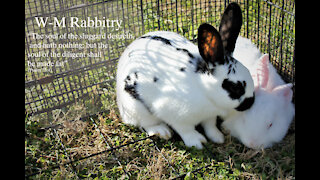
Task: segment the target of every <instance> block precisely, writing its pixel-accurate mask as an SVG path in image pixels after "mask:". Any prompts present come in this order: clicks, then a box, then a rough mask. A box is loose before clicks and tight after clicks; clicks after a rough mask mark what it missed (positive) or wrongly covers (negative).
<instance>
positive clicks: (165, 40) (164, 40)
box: [140, 36, 172, 46]
mask: <svg viewBox="0 0 320 180" xmlns="http://www.w3.org/2000/svg"><path fill="white" fill-rule="evenodd" d="M140 38H150V39H153V40H157V41H161V42H163V43H165V44H167V45H170V46H172V44H171V42H170V40H169V39H166V38H163V37H161V36H142V37H140Z"/></svg>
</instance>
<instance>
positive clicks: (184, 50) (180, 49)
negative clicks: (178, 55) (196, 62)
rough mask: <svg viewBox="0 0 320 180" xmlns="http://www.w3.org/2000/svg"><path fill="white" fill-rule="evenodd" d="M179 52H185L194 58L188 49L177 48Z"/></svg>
mask: <svg viewBox="0 0 320 180" xmlns="http://www.w3.org/2000/svg"><path fill="white" fill-rule="evenodd" d="M176 49H177V50H178V51H183V52H185V53H187V54H188V56H189V57H190V58H194V56H193V54H191V53H190V52H189V51H188V50H187V49H184V48H176Z"/></svg>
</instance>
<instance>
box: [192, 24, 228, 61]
mask: <svg viewBox="0 0 320 180" xmlns="http://www.w3.org/2000/svg"><path fill="white" fill-rule="evenodd" d="M198 48H199V52H200V55H201V56H202V58H203V59H204V60H205V61H206V62H207V63H209V62H210V63H212V64H214V63H215V62H218V63H219V64H224V52H223V46H222V41H221V37H220V34H219V32H218V31H217V30H216V29H215V28H214V27H213V26H211V25H210V24H206V23H204V24H201V25H200V27H199V29H198Z"/></svg>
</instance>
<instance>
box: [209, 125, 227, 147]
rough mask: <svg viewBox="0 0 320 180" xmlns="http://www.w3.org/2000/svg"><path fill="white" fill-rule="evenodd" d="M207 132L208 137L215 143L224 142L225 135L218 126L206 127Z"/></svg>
mask: <svg viewBox="0 0 320 180" xmlns="http://www.w3.org/2000/svg"><path fill="white" fill-rule="evenodd" d="M205 133H206V135H207V137H208V138H209V139H210V140H211V141H213V142H215V143H219V144H221V143H223V142H224V135H223V134H222V133H221V132H220V131H219V129H217V128H210V129H209V128H206V129H205Z"/></svg>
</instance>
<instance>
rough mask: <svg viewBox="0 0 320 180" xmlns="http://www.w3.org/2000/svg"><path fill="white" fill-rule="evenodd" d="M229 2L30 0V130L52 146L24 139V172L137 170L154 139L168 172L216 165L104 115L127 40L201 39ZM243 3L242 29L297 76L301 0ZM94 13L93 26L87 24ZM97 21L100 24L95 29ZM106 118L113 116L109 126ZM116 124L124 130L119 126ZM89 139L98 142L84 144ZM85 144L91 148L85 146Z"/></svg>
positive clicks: (291, 78) (290, 77)
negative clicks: (179, 159) (180, 153)
mask: <svg viewBox="0 0 320 180" xmlns="http://www.w3.org/2000/svg"><path fill="white" fill-rule="evenodd" d="M229 2H233V1H226V0H224V1H222V0H221V1H218V0H216V1H209V0H200V1H195V0H187V1H182V0H148V1H143V0H107V1H101V0H100V1H94V0H27V1H25V113H26V121H25V123H26V138H27V139H33V140H36V141H39V142H40V144H41V146H40V147H41V148H45V149H50V152H49V153H47V154H43V153H39V152H38V154H37V155H35V154H33V155H32V156H33V157H32V156H30V152H34V151H32V150H30V149H31V147H33V146H32V144H26V154H27V155H26V157H27V158H26V159H28V158H29V159H28V160H26V177H28V178H32V177H35V176H36V175H38V174H46V173H53V172H55V169H60V170H61V172H70V174H72V177H73V178H81V177H82V176H81V171H80V170H79V169H83V168H92V169H95V168H97V167H90V161H92V160H93V159H99V162H100V163H101V164H100V165H101V166H102V167H104V168H106V167H107V168H109V169H113V168H114V166H117V167H120V169H121V170H120V171H121V172H122V174H123V178H125V177H130V176H131V175H132V172H128V171H127V170H126V169H130V168H129V165H132V164H131V161H133V159H126V158H125V157H126V155H127V154H128V153H130V148H131V146H135V147H136V149H143V148H144V146H150V147H152V149H153V150H151V151H150V152H148V153H150V154H152V153H156V154H160V156H161V157H158V159H162V160H163V162H162V163H164V164H166V166H167V167H168V168H169V169H171V170H170V173H172V174H170V175H169V176H168V177H170V178H181V177H184V176H186V175H187V174H188V172H189V173H196V172H201V171H202V170H203V169H208V168H209V169H210V168H213V167H214V165H210V164H209V165H206V166H204V167H198V168H195V169H193V170H191V171H182V170H181V167H179V166H178V165H175V164H174V162H172V159H170V158H169V157H170V156H169V155H168V154H165V153H163V152H161V148H159V147H158V146H159V141H158V140H157V139H155V137H148V136H146V135H145V134H143V133H142V134H141V133H139V134H140V135H139V136H137V137H131V136H129V135H125V134H121V135H119V131H120V130H121V129H124V130H127V129H126V128H128V127H125V126H121V125H118V124H117V123H118V122H117V121H114V119H118V118H110V119H112V122H111V120H109V119H108V118H106V117H104V118H102V115H101V114H104V115H105V116H109V115H112V114H116V113H114V111H113V110H114V109H116V105H115V89H114V87H115V75H116V64H117V61H118V59H119V57H120V56H121V53H122V52H123V51H124V49H125V48H126V46H127V45H128V44H129V43H130V42H132V41H133V40H134V39H136V38H138V37H139V36H141V35H143V34H144V33H147V32H150V31H155V30H166V31H174V32H177V33H179V34H181V35H183V36H184V37H186V38H188V39H189V40H191V41H193V42H195V43H196V39H197V28H198V26H199V25H200V24H201V23H204V22H207V23H210V24H212V25H213V26H215V27H218V26H219V23H220V18H221V15H222V13H223V11H224V9H225V8H226V6H227V5H228V3H229ZM236 2H238V3H239V4H240V6H241V8H242V11H243V12H242V13H243V18H244V19H243V26H242V29H241V33H240V34H241V36H244V37H247V38H249V39H251V40H252V41H253V42H254V43H255V44H256V45H257V46H258V47H259V49H260V50H261V51H262V52H263V53H269V55H270V60H271V62H272V63H273V64H274V66H275V67H276V69H277V70H278V72H279V73H280V74H281V75H282V77H283V79H284V80H285V81H287V82H291V83H293V84H294V83H295V56H294V52H295V42H294V40H295V3H294V1H291V0H282V1H281V0H280V1H267V0H254V1H249V0H243V1H236ZM90 20H91V21H90ZM98 20H103V21H100V22H99V21H98ZM89 21H90V22H92V24H84V22H89ZM75 22H77V23H75ZM44 23H48V24H47V25H44ZM50 23H51V24H50ZM94 23H96V24H95V25H96V26H97V27H90V26H91V25H92V26H94V25H93V24H94ZM78 26H79V27H78ZM100 121H101V122H100ZM102 121H110V122H109V123H110V124H113V123H116V124H113V125H114V127H109V126H108V125H106V123H103V122H102ZM115 127H116V128H119V129H120V130H114V128H115ZM88 129H90V130H91V131H90V133H87V134H86V137H83V133H82V132H81V131H88ZM131 130H132V129H131ZM34 131H35V132H36V133H34ZM66 131H68V132H66ZM132 131H133V132H135V130H132ZM34 134H36V135H34ZM68 134H72V136H71V135H70V137H68ZM87 136H88V137H87ZM89 136H90V137H89ZM39 137H41V138H39ZM91 139H96V141H97V142H86V140H91ZM115 139H116V140H115ZM82 144H84V145H83V146H82ZM160 144H161V143H160ZM37 147H38V146H37ZM79 147H81V148H84V150H83V151H82V152H80V151H78V149H79ZM206 149H207V155H208V157H211V159H214V156H213V155H212V152H211V150H210V148H206ZM138 154H139V153H138ZM140 155H141V154H140ZM29 156H30V157H29ZM35 156H38V157H37V158H35ZM155 156H156V155H155ZM39 157H41V158H39ZM152 157H153V156H152ZM39 159H40V160H39ZM36 161H43V162H42V163H41V162H40V163H39V162H36ZM40 164H41V165H40ZM61 172H60V173H61Z"/></svg>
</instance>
